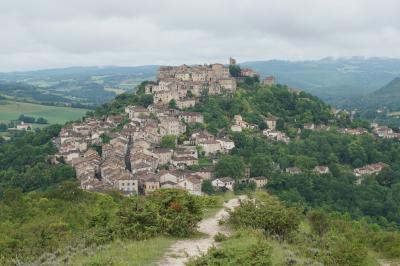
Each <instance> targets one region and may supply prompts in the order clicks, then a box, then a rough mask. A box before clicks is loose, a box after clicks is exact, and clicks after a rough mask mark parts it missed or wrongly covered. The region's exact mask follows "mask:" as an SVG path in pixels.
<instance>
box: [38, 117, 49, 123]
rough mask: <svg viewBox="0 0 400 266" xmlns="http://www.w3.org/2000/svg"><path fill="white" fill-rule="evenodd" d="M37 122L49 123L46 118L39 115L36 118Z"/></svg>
mask: <svg viewBox="0 0 400 266" xmlns="http://www.w3.org/2000/svg"><path fill="white" fill-rule="evenodd" d="M36 123H38V124H47V120H46V119H44V118H43V117H39V118H37V119H36Z"/></svg>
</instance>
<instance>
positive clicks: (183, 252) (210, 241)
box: [158, 198, 239, 266]
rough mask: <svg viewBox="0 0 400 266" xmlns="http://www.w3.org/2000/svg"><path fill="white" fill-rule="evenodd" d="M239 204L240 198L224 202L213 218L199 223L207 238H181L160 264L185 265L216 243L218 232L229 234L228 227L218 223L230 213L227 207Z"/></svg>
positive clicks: (164, 265) (162, 265) (170, 265)
mask: <svg viewBox="0 0 400 266" xmlns="http://www.w3.org/2000/svg"><path fill="white" fill-rule="evenodd" d="M237 206H239V199H238V198H235V199H231V200H230V201H228V202H227V203H224V208H223V209H221V210H220V211H219V212H218V213H217V214H216V215H214V216H213V217H211V218H208V219H205V220H203V221H201V222H200V223H199V232H201V233H204V234H206V235H207V236H206V237H205V238H200V239H188V240H179V241H177V242H176V243H174V244H173V245H172V246H171V247H170V248H169V250H168V251H167V253H166V254H165V255H164V258H163V259H162V260H161V261H160V262H159V263H158V265H160V266H179V265H185V263H186V262H187V261H188V259H189V258H190V257H194V256H198V255H200V254H201V253H204V252H207V250H208V249H209V248H210V247H212V246H213V245H215V241H214V235H216V234H217V233H218V232H221V233H225V234H227V233H228V232H227V231H226V229H225V228H224V227H223V226H221V225H219V224H218V221H219V220H220V219H221V218H225V217H226V216H227V215H228V213H227V212H226V210H225V208H229V209H233V208H235V207H237Z"/></svg>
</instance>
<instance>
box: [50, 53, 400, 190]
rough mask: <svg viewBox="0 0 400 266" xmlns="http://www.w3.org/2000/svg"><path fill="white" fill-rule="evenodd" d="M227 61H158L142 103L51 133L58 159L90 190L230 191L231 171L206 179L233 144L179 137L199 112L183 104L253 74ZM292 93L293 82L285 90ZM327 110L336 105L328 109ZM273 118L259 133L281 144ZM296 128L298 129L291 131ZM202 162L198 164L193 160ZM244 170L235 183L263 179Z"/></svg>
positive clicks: (384, 131)
mask: <svg viewBox="0 0 400 266" xmlns="http://www.w3.org/2000/svg"><path fill="white" fill-rule="evenodd" d="M229 63H230V64H229V66H226V65H223V64H211V65H198V66H187V65H182V66H176V67H174V66H165V67H160V69H159V71H158V74H157V82H148V83H147V84H146V85H145V86H144V88H143V93H144V94H149V95H152V97H153V104H150V105H149V106H147V107H143V106H127V107H126V108H125V113H124V114H118V115H107V116H104V117H101V118H94V117H87V118H85V119H84V121H82V122H80V123H73V124H69V125H68V126H66V127H64V128H63V129H62V130H61V132H60V135H59V138H57V139H55V140H54V143H55V144H56V146H57V147H58V150H59V152H58V154H57V157H58V158H62V159H63V160H64V161H65V162H66V163H68V164H71V165H72V166H73V167H74V168H75V171H76V175H77V178H78V180H79V181H80V184H81V188H82V189H86V190H92V191H107V190H113V189H117V190H120V191H122V192H124V193H126V194H137V193H140V194H148V193H150V192H152V191H154V190H157V189H160V188H182V189H185V190H187V191H188V192H190V193H192V194H196V195H201V194H202V190H201V186H202V183H203V181H204V180H212V185H213V186H214V187H216V188H223V189H228V190H232V189H233V185H234V183H235V180H234V179H233V178H232V177H229V176H226V177H220V178H214V172H213V164H215V163H216V162H217V161H218V158H219V156H220V155H223V154H228V153H229V152H230V151H231V150H232V149H233V148H234V147H235V144H234V142H233V141H232V140H231V139H230V138H229V137H228V135H229V134H224V133H222V134H218V136H215V135H213V134H210V133H209V132H208V131H207V130H205V129H198V130H196V131H195V132H192V133H191V135H190V136H189V138H188V139H187V140H184V141H179V138H180V136H181V135H182V134H184V133H185V132H187V128H188V127H190V126H193V125H202V124H203V123H204V117H203V114H202V113H200V112H190V111H185V110H187V109H188V108H192V107H194V106H195V105H196V103H197V102H198V100H199V98H200V97H201V96H202V94H203V93H204V92H205V91H207V93H208V94H209V95H220V94H224V95H230V94H233V93H235V91H236V89H237V84H238V83H239V82H243V81H244V80H245V79H246V78H257V79H258V78H259V75H258V74H257V73H256V72H254V71H253V70H251V69H246V68H245V69H241V70H240V72H239V73H236V74H235V75H232V74H231V72H232V71H230V67H231V66H235V65H236V61H235V60H234V59H232V58H231V59H230V61H229ZM275 82H276V81H275V77H273V76H270V77H266V78H265V79H264V80H262V81H261V83H262V84H263V85H265V86H271V85H274V84H275ZM289 91H290V92H291V93H294V94H297V95H298V94H299V93H300V91H299V90H297V89H289ZM332 113H333V114H334V115H341V113H343V111H341V110H332ZM278 119H279V117H275V116H273V115H270V116H268V117H265V118H264V121H265V124H266V128H265V129H263V130H262V131H261V132H262V135H264V136H265V137H266V138H267V139H269V140H272V141H281V142H284V143H286V144H288V143H289V142H290V138H289V137H288V136H287V135H286V133H284V132H282V131H279V130H277V121H278ZM372 126H373V128H374V131H373V132H374V134H376V136H377V137H382V138H399V135H398V133H394V132H393V131H391V129H389V128H387V127H381V126H379V125H372ZM302 128H303V129H304V130H312V131H314V130H320V131H328V130H330V129H331V126H330V125H328V124H327V125H325V124H319V125H315V124H312V123H308V124H304V125H303V127H302ZM242 130H259V128H258V126H257V125H255V124H252V123H249V122H246V121H245V120H244V119H243V118H242V116H241V114H235V115H234V118H233V121H232V122H231V126H230V131H231V132H241V131H242ZM301 130H302V129H298V133H300V132H301ZM337 131H338V132H339V133H343V134H351V135H362V134H369V133H368V131H367V130H365V129H363V128H355V129H353V128H339V129H337ZM202 160H203V161H208V162H210V164H209V165H207V166H204V164H202V165H203V166H201V167H200V166H199V165H200V164H199V161H202ZM384 167H385V164H383V163H376V164H372V165H365V166H363V167H360V168H356V169H354V171H353V172H354V174H355V176H357V177H359V178H358V181H357V182H359V183H360V182H361V181H362V180H363V176H364V175H371V174H377V173H379V172H380V171H381V170H382V169H383V168H384ZM284 171H285V172H286V173H288V174H300V173H302V170H301V169H300V168H298V167H295V166H294V167H288V168H286V169H284ZM314 171H315V172H316V173H319V174H326V173H329V168H328V167H327V166H324V165H320V166H316V167H315V169H314ZM250 176H251V175H250V170H249V169H247V170H246V174H245V176H243V177H242V178H241V179H240V182H242V183H247V184H248V183H250V182H254V183H255V184H256V186H257V187H262V186H265V185H266V184H267V182H268V179H267V177H264V176H259V177H250Z"/></svg>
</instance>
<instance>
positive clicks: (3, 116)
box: [0, 101, 87, 124]
mask: <svg viewBox="0 0 400 266" xmlns="http://www.w3.org/2000/svg"><path fill="white" fill-rule="evenodd" d="M86 111H87V110H86V109H78V108H69V107H57V106H47V105H40V104H32V103H23V102H15V101H6V102H2V103H0V121H3V122H7V121H10V120H16V119H18V117H19V116H20V115H21V114H24V115H27V116H32V117H35V118H38V117H43V118H45V119H47V121H48V122H49V123H50V124H55V123H59V124H63V123H65V122H67V121H70V120H76V119H79V118H80V117H82V116H83V115H84V114H85V113H86Z"/></svg>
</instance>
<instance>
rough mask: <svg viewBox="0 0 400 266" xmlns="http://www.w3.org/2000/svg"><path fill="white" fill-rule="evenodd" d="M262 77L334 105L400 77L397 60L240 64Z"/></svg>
mask: <svg viewBox="0 0 400 266" xmlns="http://www.w3.org/2000/svg"><path fill="white" fill-rule="evenodd" d="M241 65H242V66H244V67H250V68H253V69H254V70H256V71H258V72H259V73H260V74H261V76H262V77H264V76H267V75H274V76H276V78H277V81H278V83H281V84H287V85H289V86H291V87H296V88H299V89H303V90H305V91H307V92H310V93H313V94H315V95H317V96H319V97H321V98H323V99H324V100H327V101H329V102H331V103H335V102H336V101H337V100H340V99H343V98H348V97H351V96H361V95H366V94H368V93H371V92H373V91H375V90H376V89H378V88H381V87H382V86H384V85H385V84H387V83H388V82H389V81H391V80H392V79H394V78H395V77H397V76H399V75H400V59H388V58H362V57H351V58H339V59H334V58H324V59H321V60H311V61H297V62H293V61H282V60H270V61H254V62H245V63H243V64H241Z"/></svg>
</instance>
